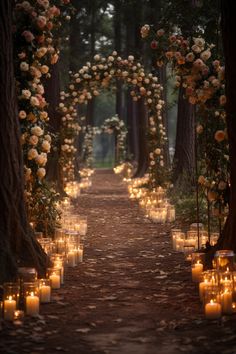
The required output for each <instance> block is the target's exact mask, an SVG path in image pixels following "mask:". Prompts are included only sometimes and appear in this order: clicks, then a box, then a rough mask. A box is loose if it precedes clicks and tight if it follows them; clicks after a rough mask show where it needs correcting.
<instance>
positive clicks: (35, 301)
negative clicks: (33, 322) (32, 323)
mask: <svg viewBox="0 0 236 354" xmlns="http://www.w3.org/2000/svg"><path fill="white" fill-rule="evenodd" d="M26 314H27V315H30V316H35V315H38V314H39V297H38V296H35V295H34V293H33V292H32V293H30V295H28V296H26Z"/></svg>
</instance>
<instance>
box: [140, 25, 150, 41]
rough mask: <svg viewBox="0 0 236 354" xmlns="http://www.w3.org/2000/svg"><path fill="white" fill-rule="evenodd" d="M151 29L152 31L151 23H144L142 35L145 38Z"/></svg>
mask: <svg viewBox="0 0 236 354" xmlns="http://www.w3.org/2000/svg"><path fill="white" fill-rule="evenodd" d="M149 31H150V26H149V25H144V26H143V27H141V30H140V32H141V37H142V38H145V37H147V36H148V34H149Z"/></svg>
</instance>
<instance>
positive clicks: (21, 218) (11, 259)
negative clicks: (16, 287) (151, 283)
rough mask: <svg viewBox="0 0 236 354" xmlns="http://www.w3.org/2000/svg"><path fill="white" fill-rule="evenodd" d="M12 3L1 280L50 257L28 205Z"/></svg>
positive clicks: (5, 81)
mask: <svg viewBox="0 0 236 354" xmlns="http://www.w3.org/2000/svg"><path fill="white" fill-rule="evenodd" d="M11 4H12V1H11V0H5V1H1V2H0V48H1V51H0V147H1V150H0V151H1V153H0V178H1V184H0V206H1V209H0V224H1V228H0V283H2V282H4V281H6V280H12V279H14V277H15V276H16V273H17V266H19V265H21V264H22V265H23V264H24V265H28V266H34V267H36V268H37V270H38V271H39V273H40V274H41V275H42V274H43V273H44V270H45V265H46V260H47V257H46V255H45V253H44V252H43V251H42V249H41V247H40V245H39V244H38V243H37V241H35V240H34V238H33V235H32V234H31V233H30V228H29V224H28V221H27V216H26V210H25V205H24V190H23V186H24V178H23V158H22V150H21V144H20V125H19V120H18V115H17V103H16V91H15V79H14V68H13V41H12V10H13V9H12V6H11Z"/></svg>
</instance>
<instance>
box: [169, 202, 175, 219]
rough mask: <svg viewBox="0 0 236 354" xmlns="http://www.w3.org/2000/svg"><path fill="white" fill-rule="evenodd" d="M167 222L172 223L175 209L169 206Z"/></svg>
mask: <svg viewBox="0 0 236 354" xmlns="http://www.w3.org/2000/svg"><path fill="white" fill-rule="evenodd" d="M167 221H168V222H174V221H175V207H174V206H172V205H170V206H169V207H168V208H167Z"/></svg>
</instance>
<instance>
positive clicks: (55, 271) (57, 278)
mask: <svg viewBox="0 0 236 354" xmlns="http://www.w3.org/2000/svg"><path fill="white" fill-rule="evenodd" d="M47 278H48V279H50V282H51V288H52V289H60V287H61V270H60V269H59V268H55V267H54V268H48V269H47Z"/></svg>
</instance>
